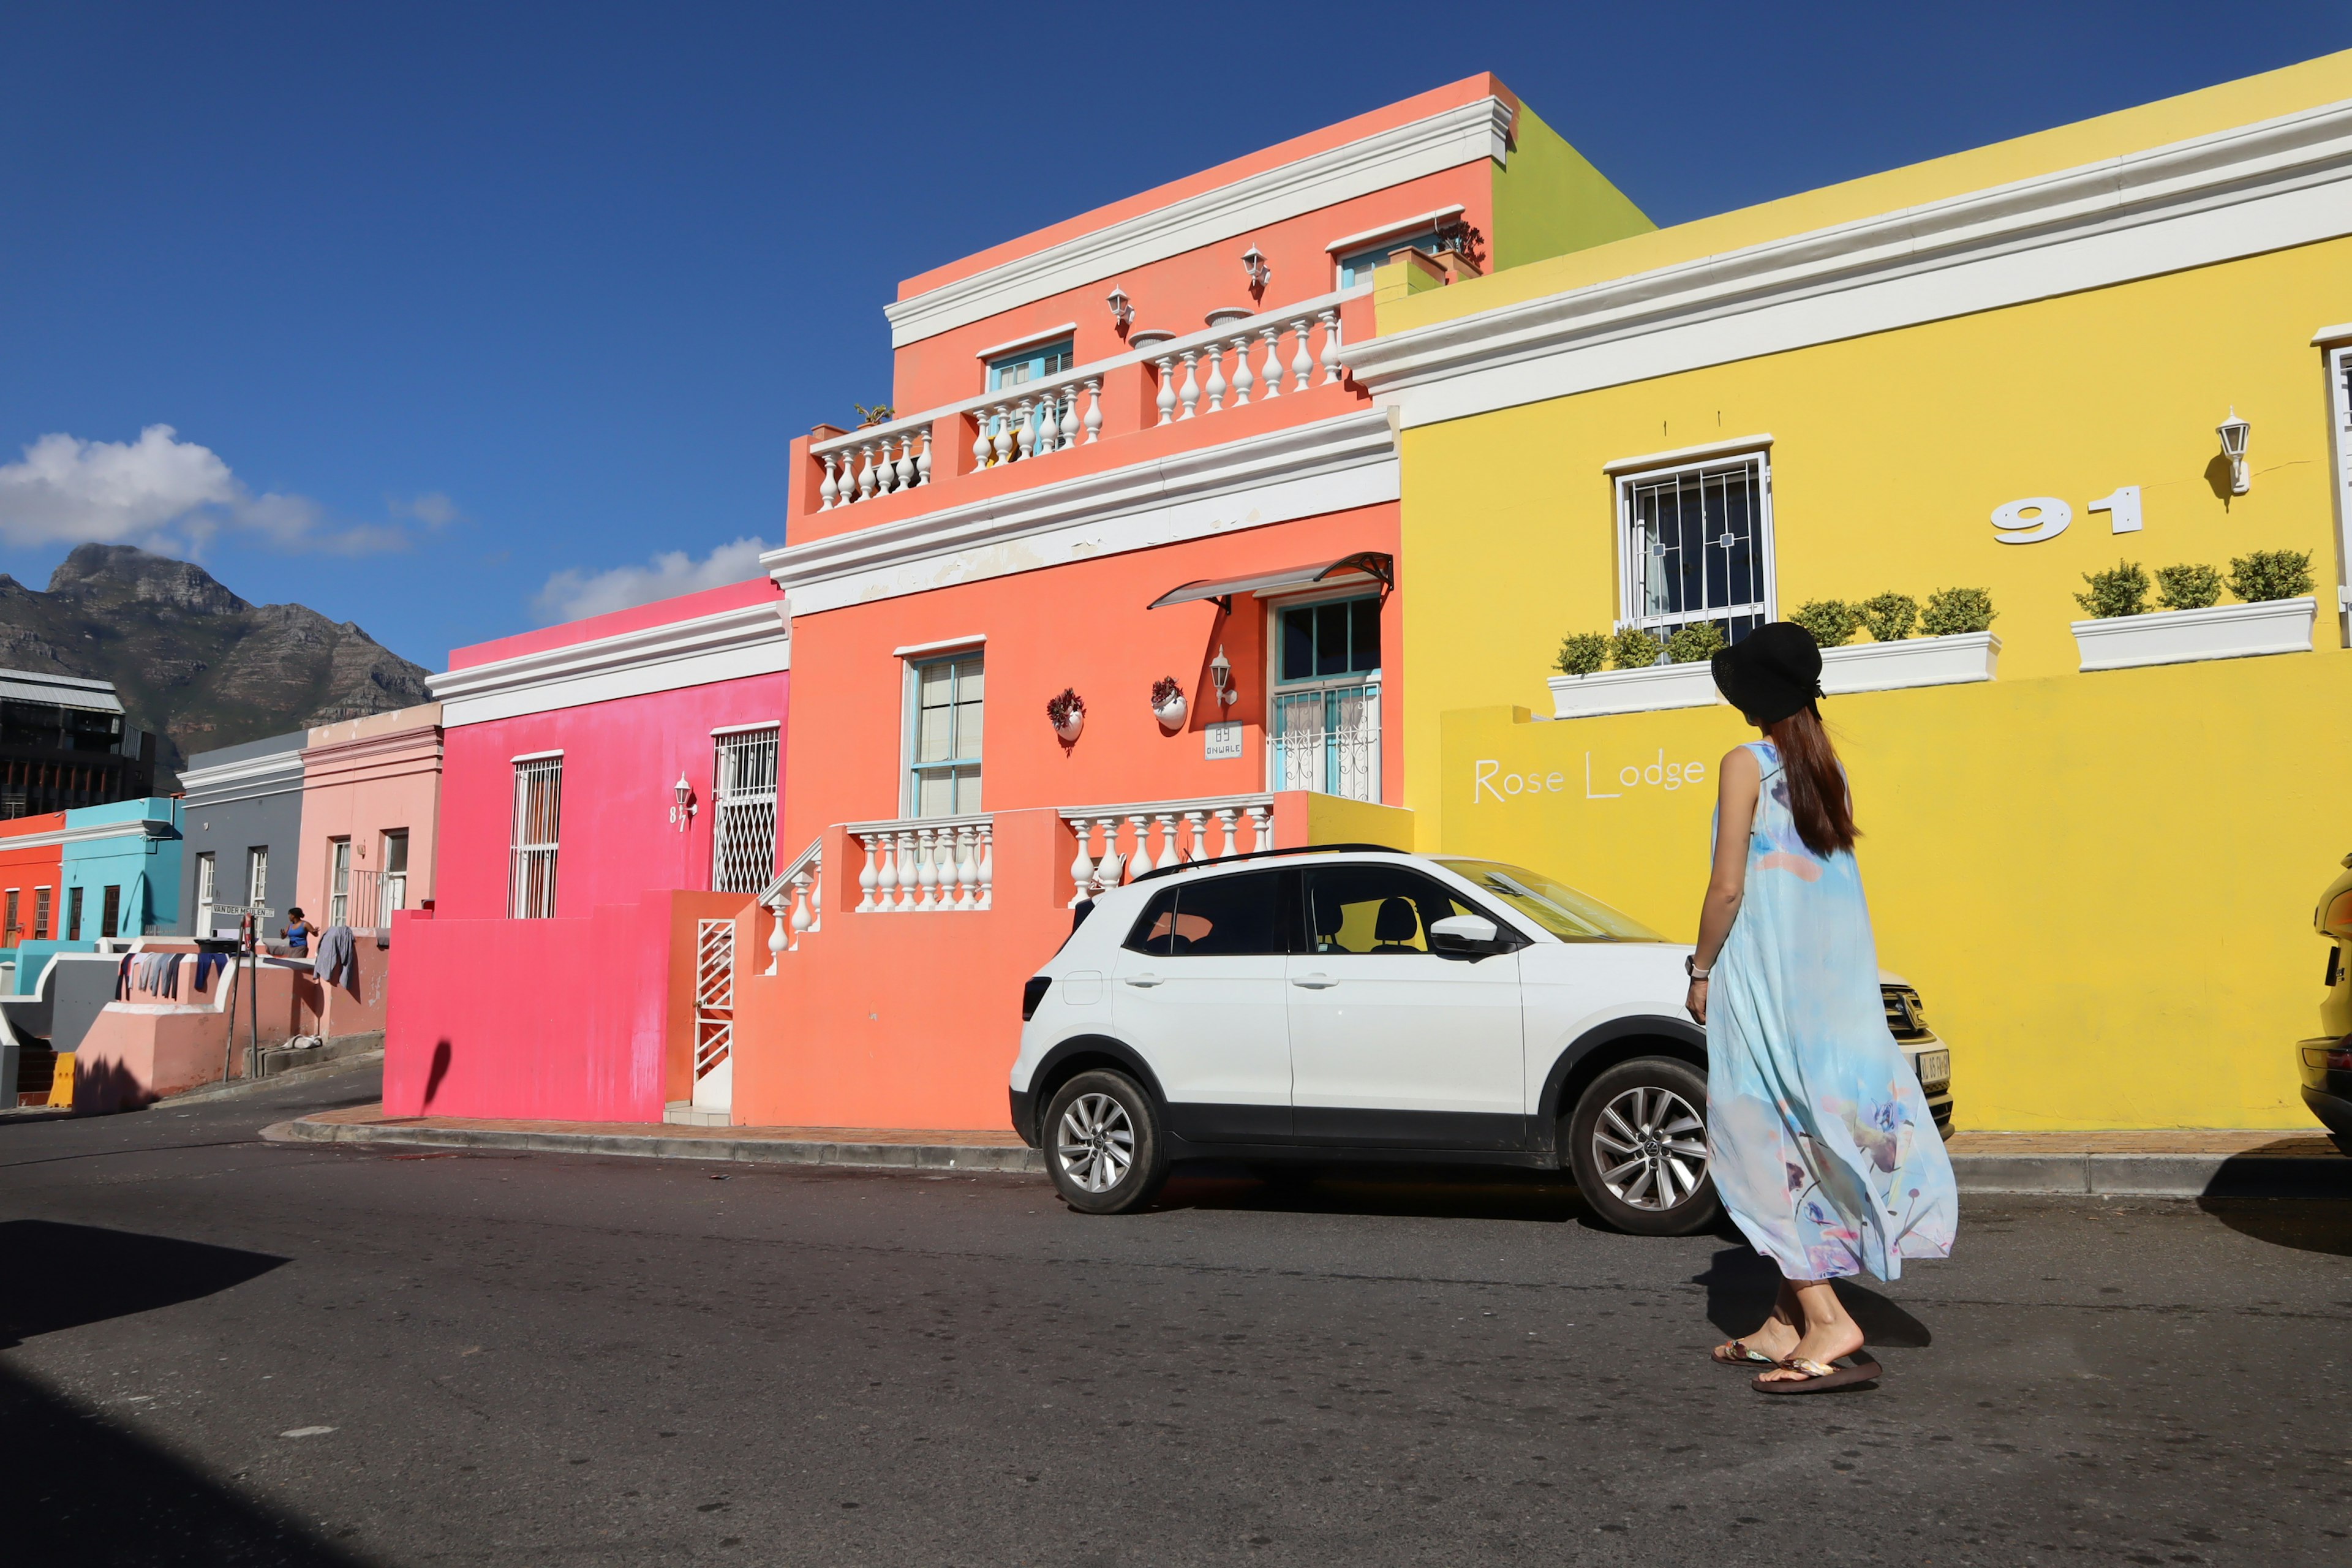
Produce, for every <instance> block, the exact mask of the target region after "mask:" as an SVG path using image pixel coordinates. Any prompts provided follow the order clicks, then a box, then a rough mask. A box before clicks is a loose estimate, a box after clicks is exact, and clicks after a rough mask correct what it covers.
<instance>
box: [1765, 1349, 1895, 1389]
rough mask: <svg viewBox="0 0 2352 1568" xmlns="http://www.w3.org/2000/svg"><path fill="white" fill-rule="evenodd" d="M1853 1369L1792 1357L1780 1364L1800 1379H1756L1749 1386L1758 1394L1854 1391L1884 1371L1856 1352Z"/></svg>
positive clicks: (1802, 1357)
mask: <svg viewBox="0 0 2352 1568" xmlns="http://www.w3.org/2000/svg"><path fill="white" fill-rule="evenodd" d="M1851 1359H1852V1361H1853V1365H1852V1366H1827V1365H1824V1364H1822V1363H1820V1362H1817V1361H1814V1360H1812V1359H1811V1358H1810V1357H1807V1356H1801V1355H1792V1356H1790V1357H1789V1358H1788V1359H1787V1360H1786V1361H1783V1362H1781V1363H1779V1364H1780V1365H1781V1366H1784V1367H1787V1368H1789V1369H1790V1371H1793V1372H1801V1373H1804V1374H1805V1375H1804V1376H1802V1377H1776V1378H1773V1379H1772V1380H1771V1381H1770V1382H1769V1383H1768V1382H1766V1381H1765V1380H1764V1379H1763V1378H1761V1377H1758V1378H1756V1379H1754V1380H1753V1381H1752V1383H1751V1386H1752V1387H1753V1388H1754V1389H1755V1390H1756V1392H1757V1393H1759V1394H1827V1393H1828V1392H1829V1391H1830V1390H1832V1389H1833V1388H1853V1387H1855V1386H1857V1385H1858V1384H1865V1383H1869V1382H1871V1381H1872V1380H1874V1379H1875V1378H1877V1377H1879V1376H1881V1375H1883V1374H1884V1373H1885V1370H1886V1369H1885V1368H1884V1367H1882V1366H1880V1365H1879V1364H1878V1363H1876V1362H1874V1361H1873V1360H1871V1359H1870V1357H1868V1356H1866V1355H1863V1354H1860V1353H1859V1352H1857V1353H1856V1354H1855V1355H1853V1357H1852V1358H1851Z"/></svg>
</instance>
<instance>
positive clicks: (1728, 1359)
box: [1714, 1279, 1801, 1366]
mask: <svg viewBox="0 0 2352 1568" xmlns="http://www.w3.org/2000/svg"><path fill="white" fill-rule="evenodd" d="M1800 1311H1801V1308H1800V1307H1799V1305H1798V1303H1797V1293H1796V1292H1795V1291H1794V1290H1792V1289H1790V1288H1789V1282H1788V1281H1787V1280H1785V1279H1783V1280H1782V1281H1780V1294H1779V1296H1778V1297H1777V1298H1775V1299H1774V1300H1773V1302H1772V1315H1771V1316H1770V1317H1769V1318H1766V1319H1765V1320H1764V1323H1763V1326H1762V1327H1760V1328H1759V1329H1758V1330H1757V1331H1755V1332H1754V1333H1752V1334H1748V1335H1745V1336H1743V1337H1741V1338H1739V1339H1736V1340H1733V1341H1730V1342H1728V1343H1726V1344H1719V1345H1717V1346H1716V1347H1715V1352H1714V1354H1715V1359H1716V1360H1717V1362H1718V1363H1721V1364H1723V1365H1725V1366H1743V1365H1745V1366H1756V1365H1760V1364H1762V1363H1761V1362H1759V1360H1758V1358H1759V1357H1761V1358H1762V1361H1769V1362H1781V1361H1786V1360H1788V1358H1789V1357H1790V1355H1792V1354H1794V1353H1795V1352H1796V1349H1797V1342H1798V1339H1799V1337H1800V1331H1799V1330H1798V1328H1797V1324H1798V1322H1799V1321H1800V1320H1799V1317H1798V1314H1799V1312H1800ZM1747 1352H1755V1353H1754V1354H1753V1355H1750V1354H1748V1353H1747Z"/></svg>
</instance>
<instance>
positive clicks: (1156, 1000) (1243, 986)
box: [1111, 871, 1290, 1143]
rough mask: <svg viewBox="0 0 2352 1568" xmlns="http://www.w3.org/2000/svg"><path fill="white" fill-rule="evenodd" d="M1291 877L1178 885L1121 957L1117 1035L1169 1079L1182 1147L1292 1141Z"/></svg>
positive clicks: (1150, 911) (1115, 995)
mask: <svg viewBox="0 0 2352 1568" xmlns="http://www.w3.org/2000/svg"><path fill="white" fill-rule="evenodd" d="M1284 875H1285V874H1284V873H1283V872H1281V871H1245V872H1241V873H1238V874H1236V875H1234V876H1231V877H1210V878H1204V879H1200V880H1198V881H1194V880H1191V879H1187V880H1184V881H1182V882H1179V883H1176V884H1175V885H1173V886H1171V887H1169V888H1167V889H1164V890H1163V891H1162V892H1160V894H1159V895H1158V896H1157V897H1155V898H1153V899H1152V900H1151V901H1150V903H1148V904H1146V905H1145V906H1144V910H1143V914H1142V916H1141V917H1140V918H1139V920H1137V921H1136V922H1135V926H1134V929H1133V930H1132V931H1129V934H1128V936H1127V939H1126V942H1125V945H1123V946H1122V947H1121V948H1120V949H1119V953H1118V963H1116V964H1115V965H1114V966H1113V969H1112V972H1111V1026H1112V1029H1113V1031H1114V1032H1115V1033H1116V1034H1117V1035H1118V1037H1119V1038H1121V1039H1123V1040H1125V1041H1127V1042H1128V1043H1129V1045H1131V1046H1133V1047H1135V1048H1136V1049H1138V1050H1139V1051H1141V1052H1142V1053H1143V1057H1144V1059H1145V1060H1146V1061H1147V1062H1149V1063H1150V1066H1151V1070H1152V1071H1153V1072H1154V1073H1156V1074H1157V1075H1159V1079H1160V1089H1161V1090H1162V1091H1163V1092H1164V1093H1165V1094H1166V1095H1167V1097H1168V1114H1169V1120H1170V1123H1171V1130H1172V1131H1174V1132H1175V1133H1176V1135H1177V1136H1178V1137H1180V1138H1185V1139H1190V1140H1192V1141H1193V1142H1210V1143H1270V1142H1286V1141H1287V1140H1288V1138H1289V1137H1290V1039H1289V1025H1288V1020H1287V1017H1286V1011H1285V1005H1284V994H1285V989H1286V987H1285V985H1284V980H1285V965H1286V963H1287V962H1288V961H1287V960H1286V958H1285V957H1284V950H1285V948H1286V942H1284V940H1283V935H1282V933H1283V931H1284V930H1285V929H1286V928H1285V926H1284V923H1283V921H1282V918H1281V916H1282V905H1283V894H1284V886H1283V884H1284Z"/></svg>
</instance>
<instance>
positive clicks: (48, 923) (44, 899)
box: [33, 887, 58, 942]
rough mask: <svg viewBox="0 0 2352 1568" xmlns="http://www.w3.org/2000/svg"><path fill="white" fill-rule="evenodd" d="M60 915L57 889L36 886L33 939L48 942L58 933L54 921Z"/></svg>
mask: <svg viewBox="0 0 2352 1568" xmlns="http://www.w3.org/2000/svg"><path fill="white" fill-rule="evenodd" d="M57 916H58V898H57V890H56V889H53V888H42V887H36V888H35V889H33V940H34V941H35V942H47V940H48V939H49V938H51V937H53V936H55V935H56V934H57V931H56V929H55V925H54V922H55V921H56V920H57Z"/></svg>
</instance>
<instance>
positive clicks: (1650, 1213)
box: [1568, 1057, 1723, 1236]
mask: <svg viewBox="0 0 2352 1568" xmlns="http://www.w3.org/2000/svg"><path fill="white" fill-rule="evenodd" d="M1568 1140H1569V1142H1568V1148H1569V1163H1570V1170H1571V1172H1572V1173H1573V1174H1574V1175H1575V1177H1576V1187H1577V1191H1578V1192H1580V1193H1581V1194H1583V1196H1584V1201H1585V1202H1587V1203H1589V1204H1591V1205H1592V1207H1593V1211H1594V1212H1595V1213H1596V1214H1598V1215H1600V1216H1601V1218H1602V1219H1603V1220H1605V1221H1607V1222H1608V1223H1609V1224H1611V1225H1612V1226H1616V1227H1617V1228H1618V1229H1620V1230H1625V1231H1631V1232H1633V1234H1634V1235H1636V1236H1688V1235H1689V1234H1690V1233H1691V1232H1693V1231H1696V1230H1704V1229H1706V1227H1707V1226H1710V1225H1713V1224H1714V1223H1715V1220H1716V1216H1717V1215H1719V1214H1721V1213H1722V1212H1723V1205H1722V1202H1721V1201H1720V1200H1719V1199H1718V1198H1717V1196H1716V1194H1715V1184H1714V1183H1713V1182H1712V1181H1709V1180H1708V1179H1707V1173H1706V1078H1705V1077H1703V1076H1702V1075H1701V1074H1700V1073H1699V1071H1698V1070H1697V1069H1696V1068H1693V1067H1692V1066H1690V1065H1689V1064H1688V1063H1687V1062H1681V1061H1676V1060H1675V1058H1672V1057H1639V1058H1635V1059H1633V1061H1630V1062H1620V1063H1618V1064H1617V1065H1616V1066H1615V1067H1613V1068H1610V1069H1609V1070H1608V1071H1606V1072H1604V1073H1602V1074H1601V1076H1600V1077H1599V1078H1596V1079H1593V1080H1592V1082H1591V1085H1590V1086H1588V1087H1587V1088H1586V1089H1585V1091H1584V1093H1583V1094H1582V1095H1581V1096H1580V1097H1579V1099H1578V1100H1577V1102H1576V1109H1575V1110H1574V1111H1573V1112H1571V1113H1570V1117H1569V1119H1568Z"/></svg>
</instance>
